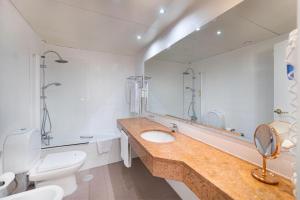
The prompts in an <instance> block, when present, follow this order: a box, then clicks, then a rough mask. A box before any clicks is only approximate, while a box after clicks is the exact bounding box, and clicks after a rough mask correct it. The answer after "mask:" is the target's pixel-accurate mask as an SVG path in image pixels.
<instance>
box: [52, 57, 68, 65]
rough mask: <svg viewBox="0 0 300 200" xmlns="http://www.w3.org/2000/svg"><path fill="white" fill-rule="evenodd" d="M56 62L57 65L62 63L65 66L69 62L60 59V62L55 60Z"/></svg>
mask: <svg viewBox="0 0 300 200" xmlns="http://www.w3.org/2000/svg"><path fill="white" fill-rule="evenodd" d="M55 62H57V63H62V64H64V63H68V61H67V60H64V59H62V58H61V59H59V60H55Z"/></svg>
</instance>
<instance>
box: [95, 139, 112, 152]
mask: <svg viewBox="0 0 300 200" xmlns="http://www.w3.org/2000/svg"><path fill="white" fill-rule="evenodd" d="M111 146H112V140H106V141H103V140H97V151H98V154H99V155H101V154H104V153H108V152H109V151H110V149H111Z"/></svg>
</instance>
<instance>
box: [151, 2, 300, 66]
mask: <svg viewBox="0 0 300 200" xmlns="http://www.w3.org/2000/svg"><path fill="white" fill-rule="evenodd" d="M296 8H297V0H284V1H283V0H245V1H244V2H242V3H241V4H239V5H238V6H236V7H234V8H233V9H231V10H229V11H227V12H226V13H224V14H223V15H222V16H220V17H218V18H217V19H216V20H215V21H213V22H210V23H208V24H207V25H205V26H204V27H201V30H200V31H198V32H194V33H192V34H191V35H189V36H188V37H186V38H184V39H183V40H181V41H179V42H178V43H176V44H175V45H173V46H172V47H171V48H169V49H167V50H165V51H163V52H162V53H160V54H158V55H157V56H155V57H154V59H158V60H165V61H175V62H179V63H188V62H194V61H197V60H201V59H204V58H208V57H211V56H214V55H218V54H221V53H224V52H227V51H231V50H234V49H237V48H240V47H243V46H246V45H249V44H250V43H251V44H253V43H256V42H259V41H263V40H266V39H269V38H273V37H276V36H278V35H281V34H285V33H288V32H290V31H291V30H293V29H294V28H296V19H297V17H296ZM218 30H221V31H222V34H221V35H217V34H216V32H217V31H218ZM249 41H251V42H249Z"/></svg>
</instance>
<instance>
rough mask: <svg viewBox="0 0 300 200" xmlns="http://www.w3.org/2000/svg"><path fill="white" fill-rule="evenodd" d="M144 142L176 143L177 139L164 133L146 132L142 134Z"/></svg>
mask: <svg viewBox="0 0 300 200" xmlns="http://www.w3.org/2000/svg"><path fill="white" fill-rule="evenodd" d="M141 137H142V138H143V139H144V140H147V141H149V142H155V143H168V142H173V141H175V137H174V136H173V135H171V134H169V133H166V132H163V131H146V132H143V133H142V134H141Z"/></svg>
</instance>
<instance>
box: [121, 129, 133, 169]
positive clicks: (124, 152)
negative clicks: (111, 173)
mask: <svg viewBox="0 0 300 200" xmlns="http://www.w3.org/2000/svg"><path fill="white" fill-rule="evenodd" d="M121 158H122V160H123V161H124V165H125V166H126V167H127V168H129V167H131V148H130V145H129V143H128V136H127V134H126V133H125V132H124V131H122V130H121Z"/></svg>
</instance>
